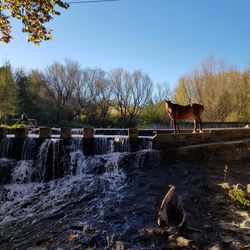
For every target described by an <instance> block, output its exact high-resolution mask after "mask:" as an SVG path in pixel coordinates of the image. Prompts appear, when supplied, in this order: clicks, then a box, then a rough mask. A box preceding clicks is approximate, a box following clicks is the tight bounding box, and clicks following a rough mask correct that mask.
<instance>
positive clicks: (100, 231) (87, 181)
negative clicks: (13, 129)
mask: <svg viewBox="0 0 250 250" xmlns="http://www.w3.org/2000/svg"><path fill="white" fill-rule="evenodd" d="M4 143H5V144H4V145H5V146H4V148H6V147H7V146H6V143H7V142H4ZM38 144H39V143H37V142H35V141H34V140H33V139H32V138H27V139H25V141H24V143H23V148H22V154H21V155H22V156H21V160H16V161H15V164H14V165H13V167H12V168H10V170H9V174H10V178H9V180H8V181H5V182H3V184H4V185H3V186H2V187H1V188H0V248H1V249H4V248H10V249H12V248H20V249H26V248H28V247H31V246H41V245H43V244H45V245H46V244H47V243H44V242H45V241H47V237H52V236H51V234H52V235H54V236H56V237H58V240H59V241H60V242H63V243H62V244H66V245H67V247H69V248H71V247H73V245H74V244H73V243H72V242H71V241H70V240H68V238H67V235H66V232H68V233H67V234H69V233H70V232H72V230H73V231H74V230H80V231H81V232H82V237H84V242H83V243H82V245H81V248H80V249H86V248H87V247H88V246H92V245H94V244H93V242H95V241H97V242H99V243H98V244H100V245H102V246H107V245H110V244H111V238H112V237H113V236H112V235H113V234H114V233H115V231H116V228H117V229H119V230H125V229H126V230H127V227H128V224H127V222H126V220H127V219H126V218H127V215H122V218H120V215H119V213H120V208H119V207H121V206H122V204H123V203H124V199H125V198H124V195H125V194H126V192H127V191H126V190H127V188H128V184H127V178H128V177H127V173H126V172H127V170H126V169H132V168H134V167H138V166H137V165H138V164H144V163H143V162H144V161H146V160H145V159H144V158H143V156H142V155H143V153H141V154H133V155H131V154H129V153H128V152H123V151H125V150H128V149H129V143H128V139H127V138H122V139H117V138H113V139H112V138H102V137H100V138H95V141H94V147H95V151H96V153H98V154H96V155H91V156H88V155H84V146H86V145H84V143H83V139H82V138H80V137H73V138H72V139H71V140H69V141H68V142H65V141H64V140H61V139H45V140H44V141H43V142H40V146H39V145H38ZM9 146H10V145H9ZM115 151H120V152H115ZM4 155H6V154H4ZM6 156H7V155H6ZM131 157H132V158H133V159H130V158H131ZM142 161H143V162H142ZM0 164H1V163H0ZM0 169H1V166H0ZM126 199H127V198H126ZM126 199H125V200H126ZM121 223H122V224H124V226H122V225H121ZM94 228H95V229H94ZM27 234H29V235H30V237H29V238H27V236H26V235H27ZM62 235H64V236H62ZM105 235H106V236H105ZM54 236H53V237H54ZM63 237H66V238H63ZM59 238H60V239H59ZM97 238H99V240H98V239H97ZM60 242H58V246H60V244H61V243H60ZM45 249H46V247H45ZM48 249H51V248H50V247H49V248H48ZM67 249H68V248H67Z"/></svg>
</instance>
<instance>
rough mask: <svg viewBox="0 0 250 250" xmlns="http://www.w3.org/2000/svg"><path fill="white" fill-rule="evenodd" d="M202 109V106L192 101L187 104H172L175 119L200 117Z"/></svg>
mask: <svg viewBox="0 0 250 250" xmlns="http://www.w3.org/2000/svg"><path fill="white" fill-rule="evenodd" d="M203 111H204V106H203V105H201V104H198V103H193V104H189V105H185V106H182V105H179V104H174V106H173V113H174V116H175V118H177V119H195V118H196V117H199V118H200V117H201V115H202V113H203Z"/></svg>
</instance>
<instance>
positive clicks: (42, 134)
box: [39, 127, 52, 138]
mask: <svg viewBox="0 0 250 250" xmlns="http://www.w3.org/2000/svg"><path fill="white" fill-rule="evenodd" d="M51 133H52V129H51V128H46V127H41V128H39V138H50V137H51Z"/></svg>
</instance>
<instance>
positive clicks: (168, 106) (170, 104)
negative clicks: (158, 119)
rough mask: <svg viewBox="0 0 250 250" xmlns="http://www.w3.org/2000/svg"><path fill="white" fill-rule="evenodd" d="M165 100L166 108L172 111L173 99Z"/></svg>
mask: <svg viewBox="0 0 250 250" xmlns="http://www.w3.org/2000/svg"><path fill="white" fill-rule="evenodd" d="M165 102H166V108H167V110H168V112H171V111H172V103H171V101H168V100H166V99H165Z"/></svg>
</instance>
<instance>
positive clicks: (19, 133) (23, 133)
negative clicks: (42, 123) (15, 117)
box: [15, 128, 28, 138]
mask: <svg viewBox="0 0 250 250" xmlns="http://www.w3.org/2000/svg"><path fill="white" fill-rule="evenodd" d="M15 137H16V138H25V137H28V129H27V128H16V129H15Z"/></svg>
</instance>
